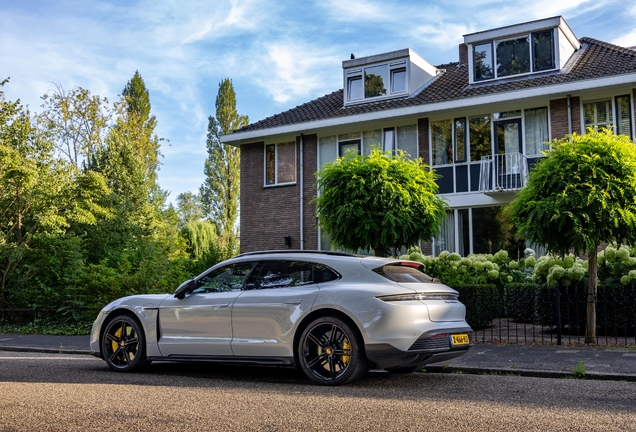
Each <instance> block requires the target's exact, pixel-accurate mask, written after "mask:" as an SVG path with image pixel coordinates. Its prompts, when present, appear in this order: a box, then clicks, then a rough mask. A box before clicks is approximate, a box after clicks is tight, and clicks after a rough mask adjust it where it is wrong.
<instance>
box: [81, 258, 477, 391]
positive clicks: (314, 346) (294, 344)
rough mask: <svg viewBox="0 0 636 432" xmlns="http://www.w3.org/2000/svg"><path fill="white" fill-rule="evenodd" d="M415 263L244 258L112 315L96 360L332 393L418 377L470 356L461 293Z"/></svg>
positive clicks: (119, 303) (116, 305) (95, 332)
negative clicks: (231, 374)
mask: <svg viewBox="0 0 636 432" xmlns="http://www.w3.org/2000/svg"><path fill="white" fill-rule="evenodd" d="M422 270H423V266H422V264H420V263H417V262H413V261H404V260H398V259H391V258H377V257H361V256H355V255H351V254H345V253H339V252H316V251H312V252H306V251H295V252H294V251H284V252H283V251H267V252H255V253H245V254H242V255H239V256H237V257H234V258H232V259H229V260H227V261H224V262H222V263H219V264H217V265H215V266H214V267H212V268H210V269H209V270H207V271H206V272H204V273H202V274H201V275H199V276H197V277H196V278H195V279H192V280H189V281H186V282H184V283H183V284H181V286H179V287H178V288H177V290H176V291H175V293H174V294H160V295H156V294H155V295H136V296H131V297H125V298H121V299H119V300H116V301H114V302H112V303H110V304H109V305H107V306H106V307H104V309H102V311H101V312H100V314H99V316H98V317H97V319H96V320H95V323H94V324H93V329H92V334H91V350H92V351H93V353H94V355H96V356H98V357H101V358H103V359H104V360H105V361H106V363H107V364H108V366H109V367H110V368H111V369H114V370H116V371H122V372H128V371H133V370H138V369H141V368H142V367H144V366H146V365H148V364H149V363H150V362H151V361H208V362H226V363H245V364H260V365H280V366H296V367H297V368H299V369H300V370H302V371H303V372H304V373H305V374H306V375H307V377H309V379H311V380H312V381H314V382H316V383H319V384H324V385H338V384H345V383H348V382H351V381H354V380H356V379H358V378H360V377H361V376H362V375H363V374H364V373H365V372H367V371H368V370H369V369H371V368H373V369H385V370H387V371H389V372H393V373H408V372H413V371H415V370H418V369H421V368H422V367H423V366H424V365H426V364H429V363H435V362H440V361H444V360H448V359H451V358H454V357H458V356H461V355H463V354H464V353H466V352H467V351H468V349H469V347H470V346H471V345H472V342H473V332H472V329H471V328H470V326H469V325H468V324H467V323H466V321H465V314H466V308H465V306H464V305H463V304H462V303H460V302H459V301H458V299H457V291H455V290H453V289H451V288H449V287H447V286H446V285H443V284H441V283H440V282H439V281H438V280H436V279H433V278H431V277H429V276H427V275H426V274H424V273H423V272H422Z"/></svg>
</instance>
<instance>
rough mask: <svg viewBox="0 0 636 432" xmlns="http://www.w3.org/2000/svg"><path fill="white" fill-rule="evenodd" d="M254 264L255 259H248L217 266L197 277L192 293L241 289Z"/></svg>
mask: <svg viewBox="0 0 636 432" xmlns="http://www.w3.org/2000/svg"><path fill="white" fill-rule="evenodd" d="M255 266H256V261H248V262H242V263H235V264H230V265H227V266H224V267H221V268H218V269H216V270H214V271H213V272H210V273H208V274H206V275H204V276H202V277H201V278H200V279H198V280H197V285H198V287H197V288H196V289H195V290H194V291H193V292H192V293H193V294H197V293H199V294H200V293H209V292H226V291H241V290H242V289H243V287H244V285H245V281H246V280H247V278H248V277H249V275H250V274H251V273H252V270H253V269H254V267H255Z"/></svg>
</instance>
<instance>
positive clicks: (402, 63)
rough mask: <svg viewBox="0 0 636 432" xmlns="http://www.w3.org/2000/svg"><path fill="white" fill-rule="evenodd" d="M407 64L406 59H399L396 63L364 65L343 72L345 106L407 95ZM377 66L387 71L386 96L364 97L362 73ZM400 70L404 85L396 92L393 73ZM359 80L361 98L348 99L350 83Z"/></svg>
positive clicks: (408, 74) (408, 73) (408, 72)
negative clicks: (402, 74) (344, 78)
mask: <svg viewBox="0 0 636 432" xmlns="http://www.w3.org/2000/svg"><path fill="white" fill-rule="evenodd" d="M409 64H410V63H409V62H408V61H407V59H401V60H396V61H390V62H380V63H371V64H367V65H364V66H362V67H359V68H356V69H352V70H348V71H346V72H345V76H346V78H347V79H346V80H345V83H346V88H345V89H344V97H345V101H346V103H347V104H351V103H363V102H368V101H373V100H378V99H385V98H391V97H396V96H401V95H407V94H408V92H409V76H410V71H409ZM378 66H386V67H387V71H388V80H389V82H388V83H386V86H385V88H386V91H387V92H386V94H384V95H380V96H373V97H365V95H364V71H365V69H369V68H374V67H378ZM401 69H403V70H404V71H405V73H406V76H405V83H404V89H403V90H398V91H395V92H394V91H393V79H394V73H395V72H397V71H400V70H401ZM358 79H359V80H361V83H362V97H359V98H355V99H351V98H350V97H349V94H350V83H351V81H353V80H358Z"/></svg>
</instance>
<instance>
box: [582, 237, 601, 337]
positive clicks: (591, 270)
mask: <svg viewBox="0 0 636 432" xmlns="http://www.w3.org/2000/svg"><path fill="white" fill-rule="evenodd" d="M597 255H598V252H597V251H596V245H594V247H593V248H592V250H590V252H589V255H588V261H587V274H588V275H589V282H588V285H587V326H586V328H585V343H586V344H594V343H596V285H597V276H598V274H597V272H598V259H597Z"/></svg>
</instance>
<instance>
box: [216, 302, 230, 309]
mask: <svg viewBox="0 0 636 432" xmlns="http://www.w3.org/2000/svg"><path fill="white" fill-rule="evenodd" d="M229 305H230V304H229V303H226V304H217V305H214V310H219V309H225V308H226V307H228V306H229Z"/></svg>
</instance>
